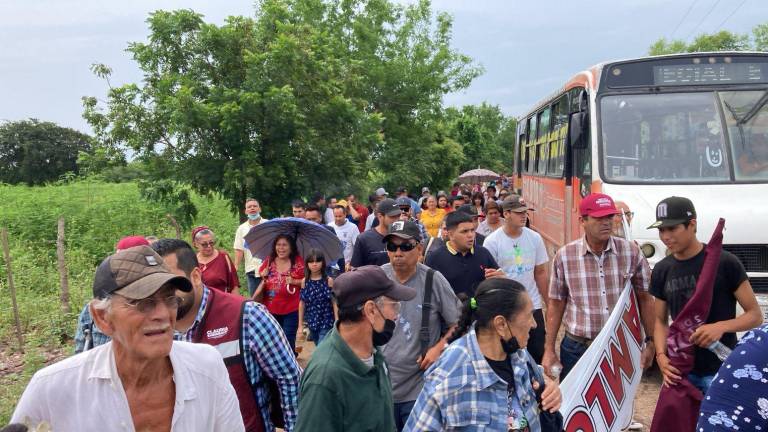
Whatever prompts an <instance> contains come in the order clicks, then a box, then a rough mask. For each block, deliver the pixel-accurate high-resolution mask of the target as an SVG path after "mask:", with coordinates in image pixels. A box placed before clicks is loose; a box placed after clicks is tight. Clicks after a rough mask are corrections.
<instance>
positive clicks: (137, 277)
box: [93, 246, 192, 300]
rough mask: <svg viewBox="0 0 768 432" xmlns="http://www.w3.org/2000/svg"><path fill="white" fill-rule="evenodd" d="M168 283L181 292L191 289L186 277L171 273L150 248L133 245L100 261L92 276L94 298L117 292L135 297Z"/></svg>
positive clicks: (142, 295) (141, 297) (143, 296)
mask: <svg viewBox="0 0 768 432" xmlns="http://www.w3.org/2000/svg"><path fill="white" fill-rule="evenodd" d="M168 283H170V284H173V285H175V286H176V288H177V289H179V290H181V291H185V292H190V291H192V283H191V282H190V281H189V279H187V278H185V277H183V276H179V275H176V274H174V273H171V271H170V270H169V269H168V267H166V266H165V263H164V262H163V259H162V258H161V257H160V255H158V254H157V252H155V251H154V250H153V249H152V248H151V247H149V246H135V247H132V248H128V249H123V250H121V251H118V252H116V253H115V254H114V255H110V256H108V257H107V258H105V259H104V261H102V262H101V264H99V267H98V268H97V269H96V275H95V276H94V278H93V297H94V298H98V299H102V298H106V297H109V296H110V295H112V294H119V295H121V296H123V297H128V298H130V299H137V300H138V299H143V298H147V297H149V296H151V295H152V294H154V293H155V292H157V290H159V289H160V288H161V287H162V286H163V285H165V284H168Z"/></svg>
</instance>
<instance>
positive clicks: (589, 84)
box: [517, 51, 768, 122]
mask: <svg viewBox="0 0 768 432" xmlns="http://www.w3.org/2000/svg"><path fill="white" fill-rule="evenodd" d="M706 55H719V56H722V55H731V56H747V55H749V56H766V57H768V52H764V51H703V52H692V53H676V54H662V55H655V56H645V57H635V58H627V59H622V60H611V61H604V62H600V63H597V64H595V65H592V66H590V67H589V68H587V69H585V70H583V71H581V72H578V73H577V74H575V75H573V76H571V78H569V79H568V81H566V83H565V84H564V85H563V86H561V87H560V88H558V89H557V90H555V91H554V92H552V93H550V94H549V95H547V97H545V98H543V99H541V100H539V101H538V102H537V103H536V105H534V107H533V108H532V109H530V110H528V111H527V112H526V113H525V114H523V115H521V116H520V117H518V118H517V120H518V122H519V121H521V120H524V119H526V118H528V117H529V116H530V115H531V114H533V113H535V112H536V111H538V110H539V109H541V108H542V107H544V106H545V105H549V103H551V102H552V101H553V100H554V99H556V98H557V97H558V96H560V95H562V94H563V93H565V92H567V91H568V90H570V89H572V88H574V87H585V88H588V89H590V90H592V91H595V90H597V87H598V84H599V83H600V75H601V74H602V71H603V69H604V68H605V67H606V66H608V65H612V64H616V63H625V62H639V61H644V60H650V59H667V58H685V57H695V56H706Z"/></svg>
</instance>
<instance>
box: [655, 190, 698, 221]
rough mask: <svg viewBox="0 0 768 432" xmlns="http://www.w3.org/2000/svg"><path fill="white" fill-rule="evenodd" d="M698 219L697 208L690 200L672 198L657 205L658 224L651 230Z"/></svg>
mask: <svg viewBox="0 0 768 432" xmlns="http://www.w3.org/2000/svg"><path fill="white" fill-rule="evenodd" d="M692 219H696V208H695V207H694V206H693V202H691V200H689V199H688V198H684V197H676V196H672V197H669V198H664V199H663V200H661V202H659V203H658V204H657V205H656V222H654V223H652V224H651V226H649V227H648V229H651V228H666V227H670V226H675V225H679V224H681V223H686V222H688V221H690V220H692Z"/></svg>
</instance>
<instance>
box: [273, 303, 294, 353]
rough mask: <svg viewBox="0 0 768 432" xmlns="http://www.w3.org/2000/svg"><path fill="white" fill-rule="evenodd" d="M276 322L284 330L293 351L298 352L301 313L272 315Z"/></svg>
mask: <svg viewBox="0 0 768 432" xmlns="http://www.w3.org/2000/svg"><path fill="white" fill-rule="evenodd" d="M272 316H273V317H275V320H276V321H277V323H278V324H280V328H282V329H283V333H285V337H286V338H288V344H289V345H290V346H291V350H292V351H293V352H294V353H295V352H296V331H298V330H299V311H296V312H291V313H287V314H285V315H276V314H272Z"/></svg>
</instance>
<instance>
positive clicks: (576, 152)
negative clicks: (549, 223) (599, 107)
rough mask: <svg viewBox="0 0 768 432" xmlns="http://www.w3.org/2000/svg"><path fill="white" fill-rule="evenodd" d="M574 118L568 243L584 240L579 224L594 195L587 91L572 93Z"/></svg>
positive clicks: (570, 126)
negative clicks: (588, 199) (581, 206)
mask: <svg viewBox="0 0 768 432" xmlns="http://www.w3.org/2000/svg"><path fill="white" fill-rule="evenodd" d="M568 93H569V96H570V103H571V114H570V116H569V124H568V140H567V143H568V145H567V151H568V154H567V156H566V159H567V161H568V165H567V166H566V172H565V179H566V183H565V184H566V197H567V199H566V205H565V212H566V215H565V229H566V239H565V241H566V243H568V242H570V241H572V240H574V239H577V238H579V237H581V236H582V234H583V232H582V229H581V224H580V223H579V204H580V203H581V199H582V198H584V197H585V196H587V195H589V194H590V193H591V192H592V145H591V144H592V141H591V134H590V114H589V108H588V107H589V98H588V96H587V92H586V91H585V90H584V88H580V87H579V88H574V89H571V90H569V92H568Z"/></svg>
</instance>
